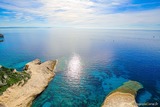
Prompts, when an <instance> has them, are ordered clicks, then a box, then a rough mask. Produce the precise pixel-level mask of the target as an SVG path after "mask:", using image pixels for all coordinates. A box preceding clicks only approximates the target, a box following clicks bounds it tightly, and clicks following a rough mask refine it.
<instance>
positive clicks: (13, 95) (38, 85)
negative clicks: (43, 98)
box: [0, 59, 57, 107]
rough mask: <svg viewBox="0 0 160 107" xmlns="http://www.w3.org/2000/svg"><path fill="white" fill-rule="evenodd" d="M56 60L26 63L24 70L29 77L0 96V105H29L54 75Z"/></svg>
mask: <svg viewBox="0 0 160 107" xmlns="http://www.w3.org/2000/svg"><path fill="white" fill-rule="evenodd" d="M56 63H57V61H56V60H55V61H46V62H44V63H41V62H40V60H39V59H36V60H34V61H32V62H29V63H28V64H26V67H25V70H26V71H25V72H28V73H30V76H31V77H30V79H29V80H28V81H27V82H26V83H25V84H24V85H18V84H14V85H13V86H11V87H9V88H8V89H7V90H6V91H5V92H3V94H2V95H1V96H0V107H30V106H31V104H32V101H33V100H34V99H35V97H36V96H37V95H38V94H40V93H41V92H42V91H43V90H44V89H45V88H46V86H47V85H48V84H49V82H50V81H51V80H52V78H53V77H54V75H55V73H54V72H53V71H54V69H55V66H56Z"/></svg>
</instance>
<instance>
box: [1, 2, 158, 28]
mask: <svg viewBox="0 0 160 107" xmlns="http://www.w3.org/2000/svg"><path fill="white" fill-rule="evenodd" d="M0 27H75V28H107V29H123V28H124V29H160V0H0Z"/></svg>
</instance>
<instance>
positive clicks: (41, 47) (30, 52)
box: [0, 28, 160, 107]
mask: <svg viewBox="0 0 160 107" xmlns="http://www.w3.org/2000/svg"><path fill="white" fill-rule="evenodd" d="M0 33H3V34H4V35H5V38H4V40H3V42H0V64H1V65H4V66H7V67H14V68H17V69H18V70H22V68H23V66H24V65H25V64H26V63H27V62H29V61H32V60H33V59H35V58H39V59H41V60H42V61H45V60H49V59H58V60H59V64H58V66H57V70H56V76H55V77H54V79H53V80H52V81H51V82H50V84H49V86H48V87H47V88H46V90H45V91H44V92H43V93H42V94H41V95H39V96H38V97H37V98H36V100H35V101H34V102H33V105H32V106H33V107H99V106H100V105H101V104H102V102H103V101H104V99H105V97H106V95H107V94H108V93H109V92H111V91H112V90H114V89H116V88H117V87H119V86H120V85H122V83H124V82H126V81H128V80H136V81H138V82H140V83H142V84H143V86H144V89H142V90H140V91H139V92H138V95H137V99H136V100H137V102H141V103H143V102H152V103H155V102H158V103H159V104H160V88H159V87H160V31H154V30H152V31H147V30H95V29H93V30H92V29H63V28H59V29H53V28H52V29H51V28H37V29H31V28H28V29H24V28H23V29H22V28H21V29H13V28H12V29H2V28H1V29H0Z"/></svg>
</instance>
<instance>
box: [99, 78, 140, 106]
mask: <svg viewBox="0 0 160 107" xmlns="http://www.w3.org/2000/svg"><path fill="white" fill-rule="evenodd" d="M141 88H143V86H142V85H141V84H140V83H138V82H136V81H128V82H126V83H124V84H123V85H122V86H120V87H119V88H118V89H116V90H114V91H113V92H111V93H110V94H109V95H108V96H107V97H106V99H105V101H104V103H103V105H102V107H138V105H137V103H136V101H135V97H136V94H137V91H138V90H139V89H141Z"/></svg>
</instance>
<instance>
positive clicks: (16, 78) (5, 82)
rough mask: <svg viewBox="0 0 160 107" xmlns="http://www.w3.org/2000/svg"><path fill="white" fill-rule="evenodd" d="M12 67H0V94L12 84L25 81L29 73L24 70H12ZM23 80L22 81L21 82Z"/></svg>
mask: <svg viewBox="0 0 160 107" xmlns="http://www.w3.org/2000/svg"><path fill="white" fill-rule="evenodd" d="M13 71H14V69H9V68H5V67H1V68H0V95H1V94H2V93H3V92H4V91H5V90H6V89H7V88H8V87H10V86H12V85H13V84H16V83H18V85H20V84H21V83H25V82H27V80H28V79H29V78H30V75H29V74H28V73H26V72H24V71H23V72H13ZM22 80H23V82H22Z"/></svg>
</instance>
